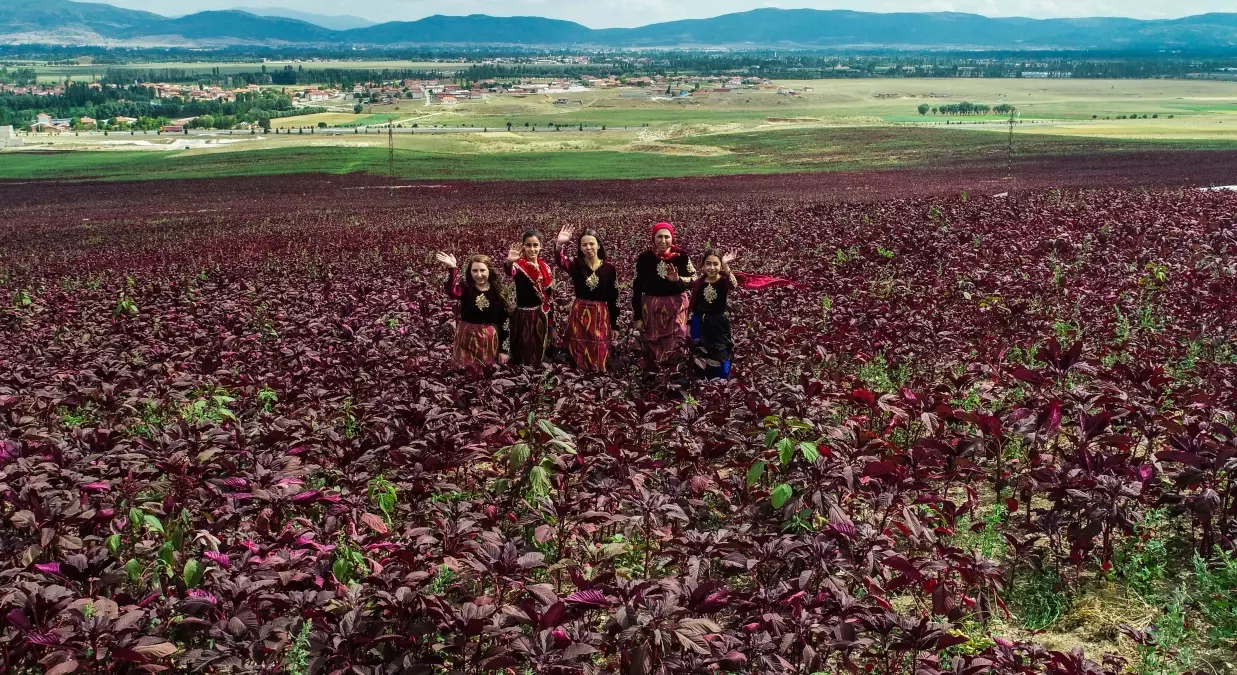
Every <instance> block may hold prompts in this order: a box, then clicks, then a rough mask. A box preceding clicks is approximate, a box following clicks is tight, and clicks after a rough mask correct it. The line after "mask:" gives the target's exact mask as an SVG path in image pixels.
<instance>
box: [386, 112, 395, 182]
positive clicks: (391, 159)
mask: <svg viewBox="0 0 1237 675" xmlns="http://www.w3.org/2000/svg"><path fill="white" fill-rule="evenodd" d="M387 178H388V179H390V180H391V181H394V180H395V125H394V124H392V123H391V116H390V115H387ZM391 189H392V190H394V189H395V188H394V187H392V188H391Z"/></svg>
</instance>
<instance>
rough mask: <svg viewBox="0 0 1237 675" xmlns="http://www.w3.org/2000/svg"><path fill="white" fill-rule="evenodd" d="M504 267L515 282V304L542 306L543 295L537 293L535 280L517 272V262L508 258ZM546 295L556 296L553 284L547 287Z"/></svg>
mask: <svg viewBox="0 0 1237 675" xmlns="http://www.w3.org/2000/svg"><path fill="white" fill-rule="evenodd" d="M503 269H504V270H506V272H507V274H508V276H510V277H511V278H512V280H513V282H514V283H515V306H516V307H540V306H541V304H542V303H541V295H540V294H539V293H537V287H536V286H535V285H534V284H533V280H532V279H529V278H528V275H527V274H524V273H522V272H521V273H519V274H516V272H515V263H512V262H511V261H510V260H508V261H507V262H506V263H505V264H504V265H503ZM545 294H546V297H553V296H554V287H553V286H551V287H549V288H546V289H545Z"/></svg>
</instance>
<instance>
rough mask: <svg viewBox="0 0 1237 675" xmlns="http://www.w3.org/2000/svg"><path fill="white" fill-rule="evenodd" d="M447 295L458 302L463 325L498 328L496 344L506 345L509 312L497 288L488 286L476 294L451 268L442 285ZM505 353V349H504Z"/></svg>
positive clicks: (456, 271) (457, 270)
mask: <svg viewBox="0 0 1237 675" xmlns="http://www.w3.org/2000/svg"><path fill="white" fill-rule="evenodd" d="M444 288H445V290H446V291H447V295H450V296H451V297H453V298H458V299H459V301H460V321H463V322H464V323H475V324H488V325H491V326H496V327H497V328H498V344H499V345H506V344H507V319H508V317H509V316H510V314H511V312H510V311H509V310H508V309H507V301H506V300H504V299H503V296H502V293H499V292H498V287H497V286H495V285H494V284H490V288H489V290H487V291H485V292H484V293H481V292H478V291H477V289H476V288H474V287H473V285H472V284H471V283H465V282H464V281H463V280H462V279H460V271H459V269H458V268H454V267H453V268H451V276H449V277H447V283H446V284H444ZM503 351H504V352H505V351H506V349H505V348H504V349H503Z"/></svg>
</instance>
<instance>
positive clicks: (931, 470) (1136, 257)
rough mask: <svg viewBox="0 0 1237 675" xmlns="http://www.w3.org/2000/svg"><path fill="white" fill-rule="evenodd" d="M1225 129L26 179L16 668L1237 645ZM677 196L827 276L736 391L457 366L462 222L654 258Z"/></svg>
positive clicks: (812, 283) (14, 440) (755, 356)
mask: <svg viewBox="0 0 1237 675" xmlns="http://www.w3.org/2000/svg"><path fill="white" fill-rule="evenodd" d="M1197 160H1198V156H1189V155H1182V156H1178V157H1177V161H1176V162H1175V163H1173V166H1175V167H1176V169H1177V170H1178V173H1171V171H1170V168H1169V166H1168V165H1162V166H1159V167H1158V168H1156V166H1157V165H1155V164H1154V162H1153V161H1152V160H1150V159H1147V158H1144V159H1143V160H1142V161H1131V163H1130V164H1129V165H1125V166H1123V168H1120V169H1117V170H1113V169H1112V168H1111V166H1110V167H1109V168H1108V169H1104V168H1103V166H1102V165H1101V164H1100V163H1094V164H1088V162H1089V161H1091V160H1090V159H1089V158H1085V157H1079V158H1074V159H1072V160H1070V161H1068V162H1064V161H1062V162H1052V163H1046V164H1044V165H1042V166H1041V167H1040V170H1039V171H1037V172H1034V173H1031V172H1026V173H1024V174H1023V175H1022V176H1021V177H1020V178H1019V181H1020V182H1019V183H1018V184H1017V185H1016V186H1015V187H1017V188H1018V189H1016V190H1014V191H1012V192H1011V193H1010V194H1008V195H1005V196H994V193H997V192H998V191H1001V192H1004V191H1005V190H1006V188H1007V187H1009V185H1008V184H1002V183H1001V181H1000V179H999V178H998V179H995V180H994V179H993V177H992V176H991V174H990V172H976V171H973V170H971V171H968V170H959V171H956V172H954V171H941V172H929V171H902V172H886V173H871V174H816V175H812V174H801V175H792V176H785V175H781V176H743V177H731V178H710V179H691V180H659V181H643V182H625V181H612V182H583V181H575V182H569V183H555V182H546V183H486V184H470V183H454V182H444V181H434V182H431V183H424V184H419V183H406V182H397V183H396V184H394V185H393V184H391V183H389V182H387V181H383V180H381V179H377V178H374V177H367V176H362V175H349V176H324V175H306V176H301V177H283V178H269V179H264V180H255V179H234V180H202V181H155V182H142V183H139V182H133V183H123V184H114V185H110V186H108V187H107V189H105V190H100V189H95V188H93V187H88V188H83V187H82V186H74V185H65V184H59V183H24V184H23V183H7V184H3V183H0V298H4V299H5V301H6V305H5V306H4V308H3V309H0V331H3V334H4V336H5V339H4V340H2V341H0V494H2V495H3V497H4V498H3V501H2V502H0V509H2V511H0V517H2V518H3V519H4V521H5V522H6V523H7V524H8V527H6V529H4V530H0V542H2V545H0V598H2V599H3V600H2V602H3V605H4V606H3V612H0V617H2V618H0V629H2V631H3V632H2V633H0V635H2V636H3V637H2V638H0V639H2V640H3V644H4V658H5V660H6V661H5V665H6V670H12V669H14V668H15V667H17V668H18V669H20V668H26V667H33V664H35V663H36V662H41V663H42V664H43V665H44V666H46V667H47V668H49V669H52V670H57V669H58V670H57V672H62V673H67V672H70V671H72V670H74V669H81V670H83V671H86V670H89V671H91V672H130V671H129V670H127V669H130V668H132V669H135V670H136V669H137V668H139V667H140V668H142V669H144V670H145V671H147V672H154V671H159V670H161V669H164V668H171V669H173V670H175V671H182V670H188V669H190V668H193V669H200V670H205V671H208V672H245V673H277V672H286V671H292V672H298V673H299V672H338V671H344V670H347V669H351V672H360V673H409V674H413V673H416V674H420V673H427V674H428V673H447V672H459V673H483V672H484V673H489V672H502V671H504V670H507V669H509V670H507V672H535V673H568V672H581V673H619V672H621V673H654V672H660V673H676V674H677V673H702V672H726V673H751V674H755V673H761V674H765V673H802V674H809V673H817V672H826V673H836V672H841V671H842V670H849V671H855V672H865V671H866V672H870V673H877V674H880V675H895V674H898V675H901V674H906V675H911V674H912V673H922V674H924V675H932V674H935V673H943V672H948V673H955V674H958V675H961V674H963V673H970V674H978V673H986V674H987V673H991V674H996V675H1015V674H1017V675H1030V674H1032V673H1046V674H1051V675H1067V674H1068V675H1084V674H1085V675H1091V674H1095V675H1098V674H1100V673H1119V672H1127V671H1136V672H1145V671H1138V670H1137V669H1138V668H1141V667H1145V665H1146V664H1147V663H1153V664H1154V663H1161V662H1171V663H1180V659H1181V658H1183V657H1182V656H1181V655H1182V654H1188V655H1189V658H1190V659H1191V664H1192V667H1193V668H1196V669H1198V670H1199V671H1205V672H1231V670H1226V669H1231V665H1229V664H1231V663H1232V658H1231V649H1232V648H1233V638H1234V636H1237V614H1235V613H1234V610H1233V608H1232V604H1231V598H1232V597H1233V593H1234V591H1237V561H1234V559H1233V558H1232V554H1231V553H1228V552H1227V551H1231V549H1232V548H1233V541H1234V538H1235V537H1237V486H1234V481H1233V475H1234V472H1233V467H1232V462H1233V461H1234V457H1235V456H1237V445H1235V444H1234V439H1235V434H1234V431H1233V424H1234V420H1233V415H1234V412H1237V396H1235V394H1237V390H1235V388H1234V382H1235V381H1237V331H1235V330H1234V329H1235V327H1237V310H1235V309H1234V303H1233V302H1232V298H1233V297H1234V296H1235V295H1237V268H1235V267H1234V266H1235V265H1237V262H1235V261H1237V222H1235V220H1234V213H1237V193H1235V192H1228V191H1210V192H1208V191H1201V190H1194V189H1182V188H1181V187H1180V186H1181V185H1183V184H1186V183H1191V182H1214V181H1215V180H1217V179H1218V178H1220V177H1221V176H1223V175H1225V174H1226V173H1227V172H1228V170H1229V168H1230V167H1231V164H1229V163H1225V162H1220V163H1215V164H1211V165H1210V169H1207V168H1206V167H1208V165H1207V163H1206V162H1204V161H1197ZM1149 166H1150V167H1152V168H1150V169H1148V167H1149ZM1183 169H1188V170H1193V171H1196V172H1198V173H1195V174H1193V175H1188V174H1186V173H1181V172H1180V171H1182V170H1183ZM1208 170H1210V171H1211V172H1212V173H1211V174H1210V175H1204V173H1205V172H1206V171H1208ZM1186 176H1188V178H1187V177H1186ZM1075 185H1089V186H1090V187H1088V188H1086V189H1078V188H1074V187H1070V186H1075ZM1132 185H1149V187H1146V188H1132V187H1127V186H1132ZM964 188H965V189H966V192H962V190H963V189H964ZM662 219H666V220H670V221H672V222H675V223H677V224H678V225H679V227H680V232H681V235H682V238H683V242H684V244H685V245H686V246H687V247H688V248H689V250H691V251H692V252H693V253H698V252H700V251H701V250H702V249H703V247H704V246H705V245H706V243H708V244H712V245H715V246H718V247H720V248H722V249H725V250H733V251H735V252H737V253H738V254H739V259H738V262H737V263H736V265H737V267H738V268H739V269H742V270H746V271H752V272H760V273H768V274H775V275H779V276H789V277H791V278H794V279H796V280H797V281H799V282H801V283H802V284H804V286H805V287H804V288H803V289H801V290H789V289H775V290H771V291H766V292H762V293H751V294H744V295H743V296H742V297H741V298H740V299H738V300H737V301H736V302H735V303H734V306H733V307H732V314H733V317H734V325H735V337H736V342H737V355H738V356H737V360H736V372H737V379H736V380H735V381H733V382H731V383H728V384H720V383H702V382H687V381H684V380H683V379H682V378H680V377H679V376H678V375H677V374H676V373H675V372H668V373H664V374H662V375H661V376H658V377H653V378H646V377H642V376H641V375H640V374H639V373H638V372H636V370H635V367H634V363H633V361H632V352H631V343H630V340H629V339H625V340H623V341H622V342H621V344H620V345H619V346H618V349H617V352H618V353H617V355H616V358H615V359H614V362H615V369H614V371H613V372H611V373H608V374H605V375H600V376H584V375H581V374H579V373H577V372H574V371H573V370H571V369H568V368H565V367H562V366H550V367H548V368H547V369H546V370H544V371H537V372H528V371H523V370H512V369H506V368H503V369H499V370H497V371H495V372H493V373H490V374H488V375H489V376H488V377H484V378H477V377H472V376H465V375H460V374H455V373H452V372H449V368H448V360H449V346H450V341H451V335H452V322H453V318H452V313H451V305H450V303H449V302H448V301H447V298H446V297H445V294H444V293H443V292H442V289H441V282H442V278H443V272H442V270H441V269H440V268H436V267H435V266H434V263H433V259H432V256H431V253H430V252H431V251H432V250H434V249H444V250H448V251H452V252H454V253H456V254H457V255H463V254H466V253H468V252H472V251H480V252H485V253H489V254H491V255H498V254H501V252H503V251H505V250H506V247H507V246H508V245H509V244H510V243H511V240H512V238H513V237H514V236H515V233H516V232H518V231H520V230H522V229H524V228H526V227H530V226H539V227H541V228H543V229H544V230H547V231H552V230H554V229H556V228H557V227H558V225H559V224H561V223H572V224H575V225H576V226H577V227H578V228H595V229H597V230H599V231H600V233H601V235H602V237H603V238H604V239H605V242H606V244H607V248H608V249H609V252H610V257H611V260H614V261H616V262H617V263H618V264H619V266H620V270H621V272H620V281H628V282H629V281H630V277H629V276H628V275H629V274H630V270H629V266H630V263H631V261H632V260H633V259H634V257H635V255H636V254H637V253H638V252H639V251H640V250H641V248H642V247H643V245H644V242H645V238H646V236H647V227H648V225H649V224H650V223H653V222H656V221H658V220H662ZM563 291H564V292H563V294H562V295H560V296H559V297H560V298H562V297H565V296H566V295H569V293H567V292H566V291H567V289H563ZM624 293H626V291H625V290H624ZM564 308H565V305H564V304H563V302H562V300H561V299H560V300H559V306H558V310H559V311H560V312H561V310H563V309H564ZM621 324H622V328H623V330H624V331H628V329H629V324H630V315H629V314H628V315H626V316H624V317H623V318H622V321H621ZM1195 554H1198V556H1199V557H1198V558H1195V557H1194V556H1195ZM1196 561H1197V562H1196ZM1224 561H1228V562H1227V567H1225V565H1224ZM1074 648H1085V649H1086V652H1085V653H1081V652H1072V651H1071V650H1072V649H1074ZM1105 652H1111V654H1110V655H1109V656H1105V655H1104V653H1105ZM1173 659H1176V660H1173ZM1101 662H1102V663H1103V665H1100V664H1101Z"/></svg>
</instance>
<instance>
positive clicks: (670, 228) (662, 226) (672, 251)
mask: <svg viewBox="0 0 1237 675" xmlns="http://www.w3.org/2000/svg"><path fill="white" fill-rule="evenodd" d="M662 230H666V231H667V232H669V233H670V248H668V249H666V252H665V253H659V252H658V251H657V233H658V232H660V231H662ZM649 238H650V239H652V240H653V255H655V256H657V257H658V258H661V259H662V260H669V259H671V258H673V257H674V256H676V255H678V254H679V253H681V252H682V249H680V248H679V247H678V246H675V245H674V225H671V224H670V223H658V224H656V225H654V226H653V230H652V231H651V232H649Z"/></svg>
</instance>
